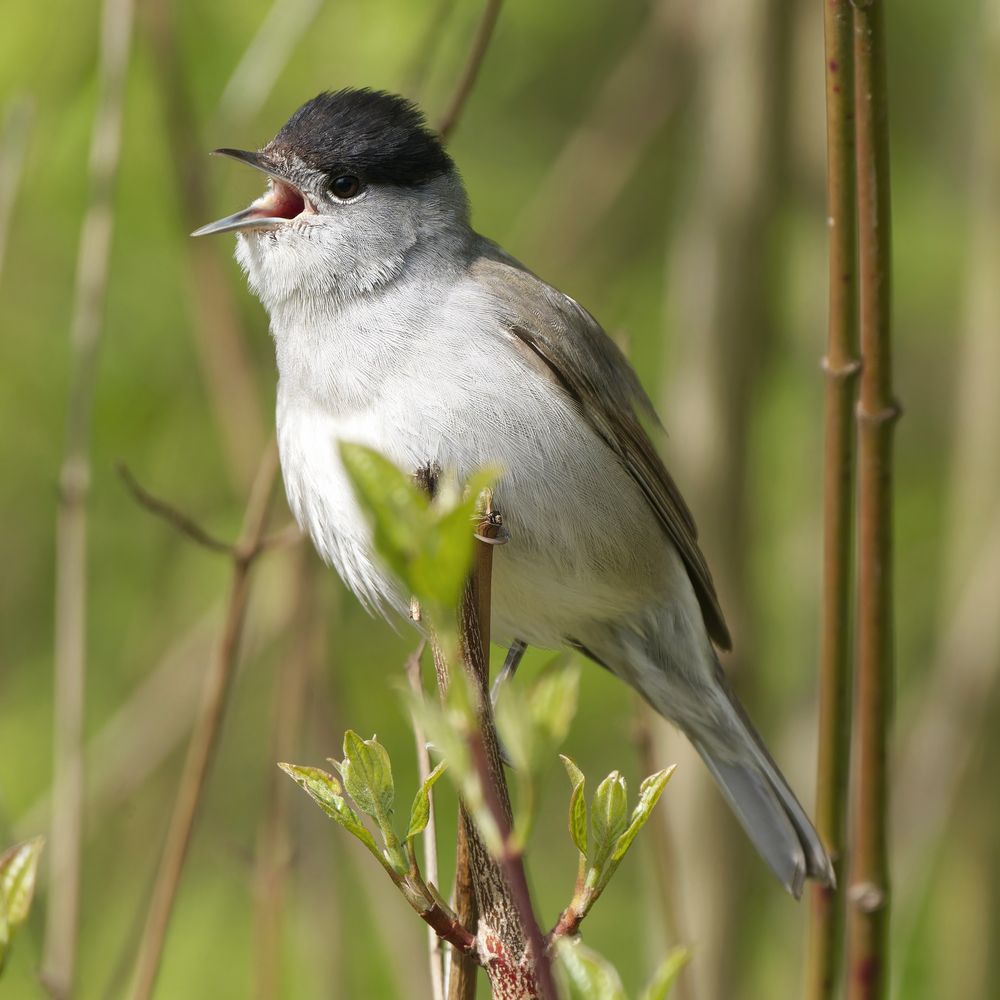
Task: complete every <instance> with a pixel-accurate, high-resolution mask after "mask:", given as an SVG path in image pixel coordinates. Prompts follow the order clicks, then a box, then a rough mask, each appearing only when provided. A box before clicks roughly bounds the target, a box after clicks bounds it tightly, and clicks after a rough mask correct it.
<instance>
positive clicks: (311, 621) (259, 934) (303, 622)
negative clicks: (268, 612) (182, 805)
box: [253, 544, 321, 1000]
mask: <svg viewBox="0 0 1000 1000" xmlns="http://www.w3.org/2000/svg"><path fill="white" fill-rule="evenodd" d="M292 559H293V561H294V564H295V566H294V573H295V583H294V595H293V598H292V602H291V616H290V620H289V622H288V624H287V629H288V635H289V637H290V639H291V644H290V648H289V650H288V652H287V653H286V654H285V656H284V657H283V658H282V659H283V662H282V664H281V667H280V669H279V670H278V671H276V672H275V674H274V692H273V694H272V696H271V712H272V717H271V741H270V749H269V750H268V761H269V762H270V767H269V768H268V781H267V790H266V793H265V806H264V811H263V814H262V815H261V818H260V823H259V825H258V827H257V844H256V850H255V856H254V880H253V881H254V913H253V927H254V954H253V962H254V996H256V997H257V1000H276V998H277V997H280V996H281V995H282V990H281V957H282V916H283V911H284V899H285V886H286V882H287V877H288V868H289V865H290V864H291V845H290V843H289V837H288V822H289V797H288V792H289V791H290V790H291V786H290V785H289V783H288V782H287V781H283V780H280V779H281V778H282V777H283V775H282V774H281V772H280V771H279V770H278V768H277V767H275V765H274V762H275V761H279V760H295V759H297V755H298V751H299V749H300V747H299V743H300V734H301V732H302V728H303V727H302V722H303V717H304V715H305V699H306V690H307V687H308V678H309V675H310V673H311V672H312V664H313V663H314V662H315V661H316V659H317V649H318V646H319V644H320V642H319V640H320V631H321V630H320V629H319V628H318V627H317V623H318V620H319V617H320V614H321V611H320V608H319V600H318V597H317V594H316V583H317V580H316V561H315V556H314V555H313V552H312V549H311V547H310V546H308V545H305V544H300V545H298V546H297V547H296V549H295V551H294V552H293V554H292Z"/></svg>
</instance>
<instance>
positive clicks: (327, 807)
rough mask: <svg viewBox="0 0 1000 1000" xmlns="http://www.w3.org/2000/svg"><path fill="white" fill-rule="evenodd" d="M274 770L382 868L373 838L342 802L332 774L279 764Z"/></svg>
mask: <svg viewBox="0 0 1000 1000" xmlns="http://www.w3.org/2000/svg"><path fill="white" fill-rule="evenodd" d="M278 767H280V768H281V770H282V771H284V772H285V774H287V775H288V776H289V777H290V778H292V780H293V781H295V782H296V783H297V784H298V785H300V786H301V787H302V788H304V789H305V790H306V792H307V793H308V794H309V797H310V798H311V799H312V800H313V802H315V803H316V804H317V805H318V806H319V807H320V809H322V810H323V812H325V813H326V814H327V816H329V817H330V819H332V820H334V821H335V822H337V823H339V824H340V825H341V826H342V827H343V828H344V829H345V830H346V831H347V832H348V833H350V834H352V835H353V836H355V837H357V839H358V840H360V841H361V843H362V844H364V845H365V847H367V848H368V850H369V851H371V853H372V854H373V855H374V856H375V857H376V858H377V859H378V860H379V862H380V863H382V864H384V861H383V858H382V855H381V854H380V853H379V849H378V845H377V844H376V843H375V838H374V837H373V836H372V835H371V833H369V831H368V828H367V827H366V826H365V825H364V823H362V822H361V820H360V819H359V818H358V814H357V813H356V812H355V811H354V810H353V809H352V808H351V807H350V806H349V805H348V804H347V802H346V801H345V799H344V795H343V789H341V787H340V782H339V781H337V779H336V778H335V777H334V776H333V775H332V774H330V773H329V772H327V771H323V770H321V769H320V768H318V767H307V766H306V765H304V764H279V765H278Z"/></svg>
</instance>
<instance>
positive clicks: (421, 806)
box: [406, 761, 448, 840]
mask: <svg viewBox="0 0 1000 1000" xmlns="http://www.w3.org/2000/svg"><path fill="white" fill-rule="evenodd" d="M447 766H448V765H447V764H446V763H445V762H444V761H441V763H440V764H438V766H437V767H435V768H434V770H433V771H431V773H430V774H428V775H427V777H426V778H425V779H424V782H423V784H422V785H421V786H420V787H419V788H418V789H417V794H416V795H415V796H414V797H413V805H412V806H411V807H410V827H409V829H408V830H407V831H406V839H407V840H411V839H412V838H413V837H415V836H416V835H417V834H418V833H423V832H424V829H425V828H426V827H427V821H428V820H429V819H430V815H431V798H430V791H431V789H432V788H433V787H434V782H435V781H437V780H438V778H440V777H441V775H442V774H444V769H445V768H446V767H447Z"/></svg>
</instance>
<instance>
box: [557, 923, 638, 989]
mask: <svg viewBox="0 0 1000 1000" xmlns="http://www.w3.org/2000/svg"><path fill="white" fill-rule="evenodd" d="M555 944H556V966H557V968H558V970H559V971H560V972H561V973H562V977H561V978H562V979H563V981H564V984H565V987H566V993H567V994H568V996H569V1000H625V987H624V986H622V981H621V978H620V976H619V975H618V972H617V970H616V969H615V967H614V966H613V965H612V964H611V963H610V962H609V961H608V960H607V959H606V958H604V957H603V956H602V955H599V954H598V953H597V952H596V951H592V950H591V949H590V948H587V947H586V946H585V945H584V944H582V943H581V942H580V939H579V938H565V937H561V938H557V939H556V942H555Z"/></svg>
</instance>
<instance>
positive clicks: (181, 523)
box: [116, 462, 233, 553]
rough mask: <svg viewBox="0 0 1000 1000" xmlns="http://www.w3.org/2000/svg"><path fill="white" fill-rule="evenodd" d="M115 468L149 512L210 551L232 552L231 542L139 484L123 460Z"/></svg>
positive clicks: (136, 499) (129, 489) (133, 494)
mask: <svg viewBox="0 0 1000 1000" xmlns="http://www.w3.org/2000/svg"><path fill="white" fill-rule="evenodd" d="M116 468H117V470H118V475H119V476H121V479H122V482H123V483H124V484H125V486H126V487H127V488H128V491H129V492H130V493H131V494H132V496H133V498H134V499H135V501H136V503H138V504H140V505H141V506H143V507H145V508H146V510H148V511H149V512H150V513H152V514H155V515H156V516H157V517H160V518H162V519H163V520H164V521H166V522H167V523H168V524H170V525H171V526H172V527H174V528H176V529H177V530H178V531H179V532H180V533H181V534H182V535H185V536H186V537H188V538H190V539H191V541H193V542H196V543H197V544H198V545H201V546H202V547H203V548H206V549H210V550H211V551H212V552H226V553H232V551H233V546H232V545H231V543H229V542H224V541H223V540H222V539H221V538H216V537H215V535H212V534H209V532H207V531H206V530H205V529H204V528H203V527H202V526H201V525H200V524H198V522H197V521H195V520H194V518H192V517H189V516H188V515H187V514H185V513H184V512H183V511H181V510H178V509H177V508H176V507H175V506H174V505H173V504H171V503H169V502H168V501H166V500H161V499H160V498H159V497H156V496H154V495H153V494H152V493H150V492H149V490H147V489H145V488H144V487H143V486H141V485H140V484H139V482H138V480H136V478H135V476H133V475H132V472H131V470H130V469H129V467H128V466H127V465H126V464H125V463H124V462H119V463H118V464H117V466H116Z"/></svg>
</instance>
